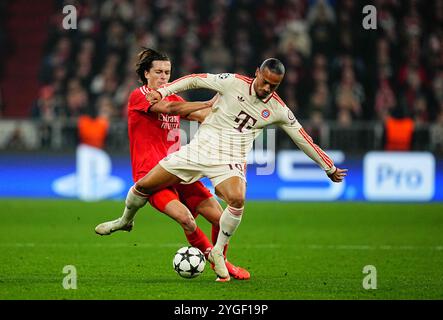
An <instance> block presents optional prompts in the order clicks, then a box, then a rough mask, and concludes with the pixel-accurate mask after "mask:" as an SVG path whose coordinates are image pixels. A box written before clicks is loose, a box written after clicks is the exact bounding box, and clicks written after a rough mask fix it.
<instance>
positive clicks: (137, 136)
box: [95, 49, 250, 280]
mask: <svg viewBox="0 0 443 320" xmlns="http://www.w3.org/2000/svg"><path fill="white" fill-rule="evenodd" d="M138 57H139V61H138V63H137V70H136V71H137V74H138V76H139V78H140V80H141V82H142V83H143V86H141V87H140V88H137V89H135V90H134V91H133V92H132V93H131V95H130V97H129V102H128V133H129V143H130V154H131V164H132V176H133V180H134V182H137V181H138V180H139V179H141V178H143V177H144V176H145V175H146V174H147V173H148V172H149V171H150V170H151V169H152V168H153V167H155V166H156V165H157V164H158V162H159V161H160V160H161V159H163V158H164V157H166V156H167V155H168V154H170V153H172V152H174V151H177V150H178V149H179V148H180V132H179V129H180V117H182V118H185V119H188V120H197V121H200V122H202V121H203V120H204V118H205V116H206V115H207V114H208V113H209V111H210V108H211V107H212V104H213V103H214V101H215V100H216V99H217V96H215V97H214V98H213V99H212V100H210V101H205V102H186V101H185V100H183V99H182V98H181V97H179V96H177V95H171V96H169V97H168V98H167V99H164V100H162V101H161V102H158V103H155V104H152V105H151V104H150V103H149V102H148V101H147V99H146V94H147V93H148V92H150V91H151V90H157V89H158V88H159V87H160V86H162V85H164V84H166V83H168V81H169V78H170V73H171V62H170V60H169V58H168V57H167V56H166V55H164V54H161V53H158V52H156V51H154V50H152V49H145V50H143V51H142V52H141V53H140V54H139V56H138ZM147 201H149V202H150V204H151V205H152V206H153V207H154V208H156V209H157V210H159V211H160V212H163V213H165V214H167V215H168V216H170V217H171V218H172V219H174V220H176V221H177V222H178V223H179V224H180V225H181V226H182V227H183V230H184V232H185V235H186V237H187V239H188V242H189V243H190V244H191V245H192V246H194V247H197V248H199V249H200V250H201V251H202V252H204V253H205V255H207V254H208V252H209V250H210V249H211V248H212V247H213V245H212V244H211V243H210V242H209V239H208V238H207V236H206V235H205V234H204V232H203V231H202V230H201V229H200V228H199V227H198V226H197V224H196V223H195V217H197V215H199V214H200V215H202V216H203V217H205V218H206V219H207V220H208V221H209V222H210V223H211V224H212V242H213V243H215V242H216V240H217V237H218V233H219V230H220V229H219V221H220V217H221V214H222V213H223V209H222V207H221V206H220V204H219V203H218V201H217V200H216V199H214V197H213V196H212V194H211V193H210V192H209V190H208V189H207V188H206V187H205V186H204V185H203V184H202V183H201V182H200V181H197V182H194V183H192V184H177V185H174V186H172V187H167V188H164V189H162V190H160V191H158V192H156V193H154V194H152V195H146V194H143V193H141V192H138V191H137V190H136V189H135V188H134V187H131V188H130V190H129V192H128V194H127V197H126V201H125V204H126V206H125V209H124V212H123V215H122V216H121V217H120V218H119V219H116V220H113V221H109V222H104V223H102V224H99V225H98V226H97V227H96V228H95V231H96V233H97V234H100V235H109V234H111V233H113V232H114V231H118V230H124V231H130V230H132V227H133V224H134V222H133V220H134V217H135V214H136V212H137V211H138V209H140V208H142V207H143V206H144V205H145V204H146V203H147ZM225 254H226V248H225ZM226 267H227V269H228V270H229V272H230V275H232V276H233V277H234V278H236V279H240V280H244V279H249V278H250V274H249V272H248V271H247V270H245V269H243V268H241V267H236V266H234V265H233V264H232V263H230V262H229V261H227V260H226Z"/></svg>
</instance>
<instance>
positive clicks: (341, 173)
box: [328, 168, 348, 182]
mask: <svg viewBox="0 0 443 320" xmlns="http://www.w3.org/2000/svg"><path fill="white" fill-rule="evenodd" d="M347 172H348V169H340V168H337V170H335V171H334V173H331V174H329V175H328V177H329V179H331V180H332V181H334V182H342V181H343V179H344V178H345V177H346V175H347Z"/></svg>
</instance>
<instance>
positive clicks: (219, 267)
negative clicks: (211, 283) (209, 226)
mask: <svg viewBox="0 0 443 320" xmlns="http://www.w3.org/2000/svg"><path fill="white" fill-rule="evenodd" d="M208 260H209V261H210V262H212V263H213V264H214V271H215V273H216V274H217V276H218V279H217V280H216V281H222V282H225V281H229V280H230V277H229V272H228V268H226V264H225V257H224V255H223V251H221V250H216V249H215V248H213V249H212V250H211V251H210V252H209V254H208Z"/></svg>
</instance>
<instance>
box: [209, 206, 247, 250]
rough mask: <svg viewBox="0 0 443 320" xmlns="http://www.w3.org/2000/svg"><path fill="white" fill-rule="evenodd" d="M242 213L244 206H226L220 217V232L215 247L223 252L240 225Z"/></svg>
mask: <svg viewBox="0 0 443 320" xmlns="http://www.w3.org/2000/svg"><path fill="white" fill-rule="evenodd" d="M242 214H243V208H240V209H237V208H233V207H230V206H227V207H226V209H225V210H224V211H223V214H222V215H221V217H220V231H219V233H218V237H217V243H216V244H215V246H214V248H215V249H217V250H221V251H222V252H223V249H224V247H225V245H226V244H228V242H229V239H230V238H231V237H232V235H233V234H234V232H235V230H237V228H238V226H239V225H240V222H241V218H242Z"/></svg>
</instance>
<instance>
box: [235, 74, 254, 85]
mask: <svg viewBox="0 0 443 320" xmlns="http://www.w3.org/2000/svg"><path fill="white" fill-rule="evenodd" d="M235 77H236V78H237V79H240V80H243V81H244V82H246V83H248V84H250V83H252V79H251V78H248V77H246V76H242V75H241V74H235Z"/></svg>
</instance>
